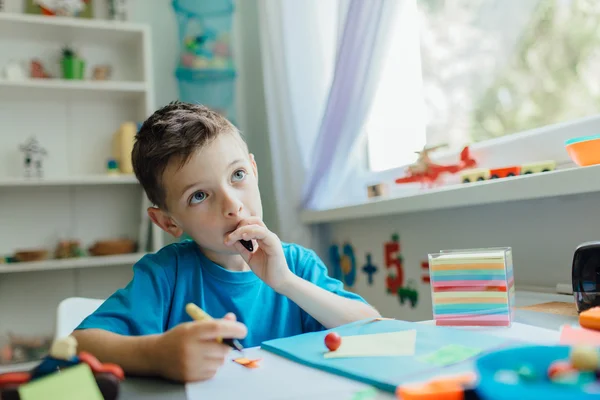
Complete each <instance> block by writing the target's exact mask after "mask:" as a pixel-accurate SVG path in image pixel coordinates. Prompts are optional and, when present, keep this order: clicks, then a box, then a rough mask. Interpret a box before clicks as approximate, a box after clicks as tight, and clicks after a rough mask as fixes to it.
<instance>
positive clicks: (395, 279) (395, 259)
mask: <svg viewBox="0 0 600 400" xmlns="http://www.w3.org/2000/svg"><path fill="white" fill-rule="evenodd" d="M383 253H384V262H385V268H386V269H387V270H388V276H387V277H386V279H385V283H386V287H387V291H388V293H390V294H392V295H394V294H397V293H398V289H400V288H401V287H402V285H403V284H404V269H403V268H402V256H401V255H400V237H399V236H398V234H394V235H392V241H391V242H387V243H385V244H384V247H383Z"/></svg>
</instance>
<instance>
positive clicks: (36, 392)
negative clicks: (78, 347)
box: [19, 364, 104, 400]
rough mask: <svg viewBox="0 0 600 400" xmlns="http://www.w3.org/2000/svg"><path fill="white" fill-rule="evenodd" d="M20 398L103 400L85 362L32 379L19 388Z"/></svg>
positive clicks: (23, 399) (28, 399) (37, 399)
mask: <svg viewBox="0 0 600 400" xmlns="http://www.w3.org/2000/svg"><path fill="white" fill-rule="evenodd" d="M19 395H20V398H21V400H41V399H44V400H81V399H86V400H104V398H103V397H102V393H101V392H100V389H99V388H98V384H96V379H95V378H94V374H93V373H92V370H91V369H90V367H89V366H88V365H87V364H79V365H75V366H73V367H70V368H67V369H64V370H62V371H60V372H55V373H53V374H51V375H47V376H45V377H43V378H40V379H36V380H33V381H31V382H29V383H27V384H25V385H22V386H21V387H20V388H19Z"/></svg>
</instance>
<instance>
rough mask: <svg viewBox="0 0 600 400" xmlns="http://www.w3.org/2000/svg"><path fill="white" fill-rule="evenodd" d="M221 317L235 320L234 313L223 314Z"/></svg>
mask: <svg viewBox="0 0 600 400" xmlns="http://www.w3.org/2000/svg"><path fill="white" fill-rule="evenodd" d="M223 319H226V320H229V321H237V317H236V316H235V314H234V313H231V312H230V313H227V314H225V316H224V317H223Z"/></svg>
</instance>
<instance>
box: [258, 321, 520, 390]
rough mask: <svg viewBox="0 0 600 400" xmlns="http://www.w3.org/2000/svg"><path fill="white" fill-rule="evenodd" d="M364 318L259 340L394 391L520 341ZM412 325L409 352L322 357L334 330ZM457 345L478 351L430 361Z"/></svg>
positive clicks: (467, 367) (465, 368) (462, 368)
mask: <svg viewBox="0 0 600 400" xmlns="http://www.w3.org/2000/svg"><path fill="white" fill-rule="evenodd" d="M372 321H373V320H364V321H358V322H355V323H352V324H348V325H344V326H341V327H338V328H335V329H331V330H328V331H322V332H312V333H307V334H303V335H298V336H293V337H288V338H282V339H274V340H269V341H266V342H264V343H262V346H261V347H262V348H263V349H264V350H267V351H270V352H272V353H274V354H277V355H280V356H283V357H286V358H288V359H290V360H293V361H296V362H299V363H301V364H304V365H308V366H311V367H314V368H318V369H321V370H324V371H328V372H331V373H334V374H337V375H341V376H345V377H347V378H350V379H355V380H358V381H361V382H364V383H367V384H370V385H373V386H375V387H377V388H379V389H381V390H385V391H388V392H392V393H393V392H394V391H395V390H396V387H397V386H398V385H400V384H405V383H408V382H415V381H423V380H427V379H430V378H434V377H436V376H439V375H451V374H458V373H465V372H470V371H473V361H474V360H475V358H476V357H478V356H480V355H482V354H484V353H486V352H488V351H493V350H497V349H499V348H503V347H506V346H511V345H518V344H521V343H520V342H517V341H510V340H507V339H503V338H500V337H497V336H492V335H488V334H484V333H479V332H474V331H468V330H460V329H454V328H449V327H440V326H434V325H425V324H419V323H415V322H406V321H399V320H383V321H375V322H372ZM410 329H415V330H416V331H417V339H416V344H415V353H414V355H411V356H393V357H355V358H332V359H331V358H328V359H326V358H324V357H323V354H324V353H326V352H327V351H328V349H327V348H326V347H325V344H324V340H325V336H326V335H327V334H328V333H329V332H332V331H335V332H338V333H339V334H340V335H341V336H342V340H343V337H344V336H349V335H366V334H374V333H384V332H395V331H401V330H410ZM449 345H459V346H466V347H469V348H475V349H478V350H480V351H481V352H480V353H479V354H477V355H475V356H473V357H470V358H467V359H465V360H462V361H459V362H456V363H452V364H449V365H446V366H443V367H442V366H439V365H436V364H435V363H433V364H432V363H431V362H428V361H427V360H428V357H426V356H427V355H430V354H432V353H434V352H436V351H438V350H440V349H442V348H444V347H446V346H449Z"/></svg>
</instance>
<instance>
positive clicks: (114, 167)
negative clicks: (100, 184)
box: [106, 158, 121, 176]
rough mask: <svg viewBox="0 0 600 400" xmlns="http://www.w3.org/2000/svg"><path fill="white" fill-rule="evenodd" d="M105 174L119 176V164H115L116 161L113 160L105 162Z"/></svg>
mask: <svg viewBox="0 0 600 400" xmlns="http://www.w3.org/2000/svg"><path fill="white" fill-rule="evenodd" d="M106 173H107V174H108V175H112V176H117V175H121V172H120V171H119V163H118V162H117V160H115V159H114V158H109V159H108V161H106Z"/></svg>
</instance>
